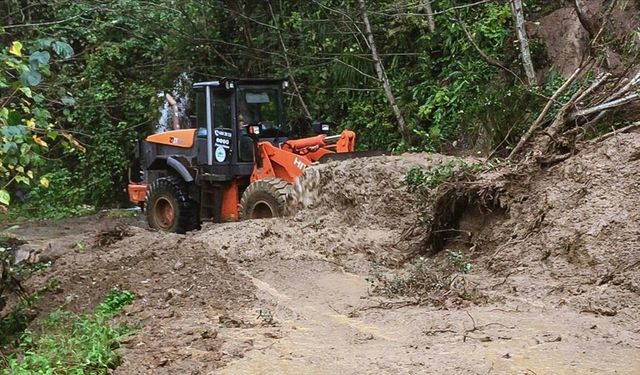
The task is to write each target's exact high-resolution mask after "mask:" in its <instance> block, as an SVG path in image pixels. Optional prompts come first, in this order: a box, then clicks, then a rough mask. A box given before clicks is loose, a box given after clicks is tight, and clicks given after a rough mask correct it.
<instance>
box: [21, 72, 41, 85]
mask: <svg viewBox="0 0 640 375" xmlns="http://www.w3.org/2000/svg"><path fill="white" fill-rule="evenodd" d="M20 80H21V81H22V84H23V85H25V86H37V85H38V84H39V83H40V82H41V81H42V75H41V74H40V73H39V72H38V71H36V70H32V69H29V70H27V71H26V72H24V73H22V74H21V75H20Z"/></svg>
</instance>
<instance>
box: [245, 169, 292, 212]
mask: <svg viewBox="0 0 640 375" xmlns="http://www.w3.org/2000/svg"><path fill="white" fill-rule="evenodd" d="M290 190H291V184H289V183H288V182H287V181H285V180H283V179H281V178H275V177H268V178H263V179H260V180H257V181H254V182H253V183H252V184H251V185H249V187H248V188H247V189H246V190H245V191H244V193H243V194H242V199H241V200H240V219H241V220H247V219H266V218H271V217H280V216H284V214H285V212H286V205H287V197H288V196H289V192H290Z"/></svg>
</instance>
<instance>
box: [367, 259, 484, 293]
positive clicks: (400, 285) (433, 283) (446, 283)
mask: <svg viewBox="0 0 640 375" xmlns="http://www.w3.org/2000/svg"><path fill="white" fill-rule="evenodd" d="M471 268H472V266H471V263H469V262H466V261H465V260H464V257H463V256H462V254H461V253H459V252H453V251H449V252H447V257H446V258H444V259H438V258H428V257H418V258H416V259H414V260H413V261H412V262H411V263H410V264H409V265H408V266H407V267H405V268H404V269H402V270H400V271H399V272H395V273H393V274H391V275H388V274H384V273H381V272H379V271H374V272H373V274H372V275H371V276H370V277H369V278H368V281H369V283H370V284H371V287H372V290H373V292H374V293H376V294H381V295H386V296H390V297H393V296H414V297H420V298H422V297H427V296H429V295H431V294H433V293H436V292H446V291H448V290H451V289H452V288H454V285H453V284H454V282H455V281H456V279H457V278H458V274H459V273H468V272H469V271H471Z"/></svg>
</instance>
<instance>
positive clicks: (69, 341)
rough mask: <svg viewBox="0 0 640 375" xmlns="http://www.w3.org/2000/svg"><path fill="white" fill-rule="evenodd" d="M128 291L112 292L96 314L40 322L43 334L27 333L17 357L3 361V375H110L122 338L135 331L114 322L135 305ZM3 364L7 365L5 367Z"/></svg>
mask: <svg viewBox="0 0 640 375" xmlns="http://www.w3.org/2000/svg"><path fill="white" fill-rule="evenodd" d="M133 299H134V295H133V293H131V292H129V291H123V290H120V289H117V288H114V289H112V290H111V291H110V292H109V293H108V294H107V295H106V297H105V298H104V300H103V302H102V303H100V305H98V307H97V308H96V310H95V312H94V313H93V314H82V315H76V314H72V313H70V312H66V311H60V310H56V311H54V312H52V313H51V314H49V316H48V317H47V318H45V319H44V320H43V321H42V322H41V325H40V326H41V329H42V334H40V335H39V336H37V337H36V336H35V335H34V334H33V332H31V331H29V330H26V331H24V333H23V334H22V336H21V337H20V341H19V347H18V353H19V355H18V353H16V354H14V355H12V356H10V357H8V358H4V360H2V359H0V367H4V369H1V370H0V374H2V375H9V374H12V375H13V374H25V375H26V374H74V375H76V374H77V375H81V374H107V373H109V371H110V369H113V368H115V367H117V366H118V364H119V363H120V358H119V356H118V354H117V353H116V349H117V348H118V347H119V340H120V338H121V337H122V336H124V335H127V334H128V333H130V332H132V331H133V328H131V327H129V326H127V325H123V324H120V325H114V324H112V318H113V317H114V316H115V315H116V314H118V313H120V312H121V311H122V309H123V308H124V307H125V306H127V305H129V304H131V303H132V302H133ZM2 362H4V363H2Z"/></svg>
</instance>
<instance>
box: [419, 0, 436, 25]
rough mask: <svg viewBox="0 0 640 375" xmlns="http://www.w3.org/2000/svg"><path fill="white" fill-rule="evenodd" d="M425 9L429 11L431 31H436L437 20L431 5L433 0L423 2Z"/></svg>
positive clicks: (428, 19) (428, 18) (428, 17)
mask: <svg viewBox="0 0 640 375" xmlns="http://www.w3.org/2000/svg"><path fill="white" fill-rule="evenodd" d="M422 4H423V6H424V11H425V13H427V22H428V24H429V31H431V33H434V32H435V31H436V21H435V19H434V17H433V8H432V7H431V0H424V1H423V2H422Z"/></svg>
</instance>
